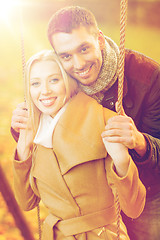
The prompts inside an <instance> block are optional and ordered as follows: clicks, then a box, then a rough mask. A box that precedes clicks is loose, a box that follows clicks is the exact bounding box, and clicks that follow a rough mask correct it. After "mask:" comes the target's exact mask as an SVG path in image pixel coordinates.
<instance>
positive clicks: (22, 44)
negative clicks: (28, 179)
mask: <svg viewBox="0 0 160 240" xmlns="http://www.w3.org/2000/svg"><path fill="white" fill-rule="evenodd" d="M19 15H20V35H21V36H20V38H21V62H22V77H23V83H25V67H26V59H25V48H24V33H23V17H22V7H21V8H20V9H19ZM25 100H26V99H25V94H24V101H25ZM37 219H38V235H39V238H38V239H39V240H41V219H40V206H39V204H38V205H37Z"/></svg>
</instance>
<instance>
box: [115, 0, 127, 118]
mask: <svg viewBox="0 0 160 240" xmlns="http://www.w3.org/2000/svg"><path fill="white" fill-rule="evenodd" d="M127 5H128V0H121V4H120V46H119V50H120V55H119V65H118V70H119V78H118V106H117V108H118V109H117V112H118V114H120V113H121V109H122V99H123V80H124V59H125V36H126V24H127Z"/></svg>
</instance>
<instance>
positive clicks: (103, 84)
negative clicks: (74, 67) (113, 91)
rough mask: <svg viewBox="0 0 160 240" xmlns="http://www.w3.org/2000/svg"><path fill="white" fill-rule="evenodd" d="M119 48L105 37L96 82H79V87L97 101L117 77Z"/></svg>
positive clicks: (100, 99) (99, 100)
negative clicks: (85, 83) (100, 65)
mask: <svg viewBox="0 0 160 240" xmlns="http://www.w3.org/2000/svg"><path fill="white" fill-rule="evenodd" d="M118 60H119V48H118V46H117V44H116V43H115V42H114V41H113V40H112V39H110V38H109V37H105V48H104V49H103V50H102V67H101V70H100V73H99V75H98V79H97V81H96V82H94V83H93V84H91V85H90V86H85V85H82V84H79V87H80V89H81V90H82V91H83V92H85V93H86V94H87V95H89V96H91V97H92V98H94V99H96V100H97V101H98V102H99V103H100V102H101V101H102V99H103V97H104V92H105V91H107V90H108V89H109V88H110V87H111V86H112V85H113V84H114V83H115V82H116V80H117V77H118Z"/></svg>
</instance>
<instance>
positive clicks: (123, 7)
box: [20, 0, 128, 240]
mask: <svg viewBox="0 0 160 240" xmlns="http://www.w3.org/2000/svg"><path fill="white" fill-rule="evenodd" d="M127 6H128V0H121V2H120V46H119V50H120V55H119V64H118V72H119V76H118V104H117V113H118V114H119V115H120V114H121V111H122V99H123V80H124V59H125V28H126V23H127ZM20 17H21V18H20V23H21V27H20V28H21V59H22V72H23V79H24V72H25V64H26V61H25V52H24V36H23V26H22V11H21V13H20ZM24 98H25V97H24ZM115 202H116V211H117V240H120V211H121V209H120V202H119V197H118V193H117V192H116V199H115ZM37 218H38V231H39V240H41V221H40V207H39V204H38V206H37ZM102 231H103V230H102Z"/></svg>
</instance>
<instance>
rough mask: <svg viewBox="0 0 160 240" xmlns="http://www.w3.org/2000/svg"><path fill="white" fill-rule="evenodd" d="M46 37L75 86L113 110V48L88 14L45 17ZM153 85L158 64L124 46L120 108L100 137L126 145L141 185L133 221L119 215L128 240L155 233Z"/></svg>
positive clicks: (72, 11) (159, 94)
mask: <svg viewBox="0 0 160 240" xmlns="http://www.w3.org/2000/svg"><path fill="white" fill-rule="evenodd" d="M48 38H49V41H50V43H51V45H52V47H53V48H54V50H55V52H56V53H57V55H58V56H59V58H60V60H61V62H62V64H63V67H64V68H65V70H66V71H67V73H68V74H70V75H71V76H72V77H73V78H75V79H76V80H77V81H78V82H79V87H80V88H81V90H82V91H84V92H85V93H87V94H88V95H90V96H92V97H93V98H95V99H96V100H97V101H98V102H100V103H101V104H102V105H103V106H105V107H107V108H110V109H112V110H115V103H116V101H117V88H118V87H117V82H118V60H119V49H118V47H117V45H116V44H115V43H114V42H113V41H112V40H111V39H110V38H108V37H105V36H104V35H103V33H102V32H101V31H100V30H99V29H98V26H97V22H96V20H95V17H94V16H93V14H92V13H91V12H90V11H88V10H86V9H84V8H81V7H68V8H64V9H61V10H59V11H57V12H56V13H55V14H54V15H53V16H52V18H51V20H50V22H49V25H48ZM159 88H160V66H159V64H158V63H156V62H154V61H153V60H151V59H149V58H147V57H146V56H144V55H142V54H140V53H138V52H134V51H132V50H126V54H125V72H124V95H123V107H124V111H125V113H124V112H123V113H122V115H121V116H116V117H114V118H112V119H110V121H109V122H108V123H107V125H106V137H107V139H108V141H113V142H122V143H124V144H125V145H126V146H127V147H128V148H129V149H130V150H129V151H130V154H131V155H132V158H133V159H134V161H135V162H136V164H137V166H138V168H139V172H140V178H141V180H142V182H143V183H144V184H145V186H146V188H147V203H146V207H145V209H144V212H143V213H142V215H141V216H140V217H139V218H138V219H136V220H132V219H127V218H126V216H125V215H124V221H125V224H126V226H127V228H128V232H129V235H130V238H131V240H144V239H145V240H146V239H147V240H158V239H159V238H160V232H159V229H160V221H159V219H160V203H159V200H160V184H159V183H160V91H159ZM18 112H19V113H18ZM22 112H24V110H23V109H20V108H19V109H17V110H16V111H15V112H14V114H13V118H12V128H13V129H15V130H17V129H18V128H21V127H23V126H22V125H23V119H25V118H23V119H22V115H23V114H22ZM17 116H19V117H17ZM24 121H25V120H24ZM19 122H20V123H19ZM20 124H22V125H20ZM95 127H96V126H95Z"/></svg>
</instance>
